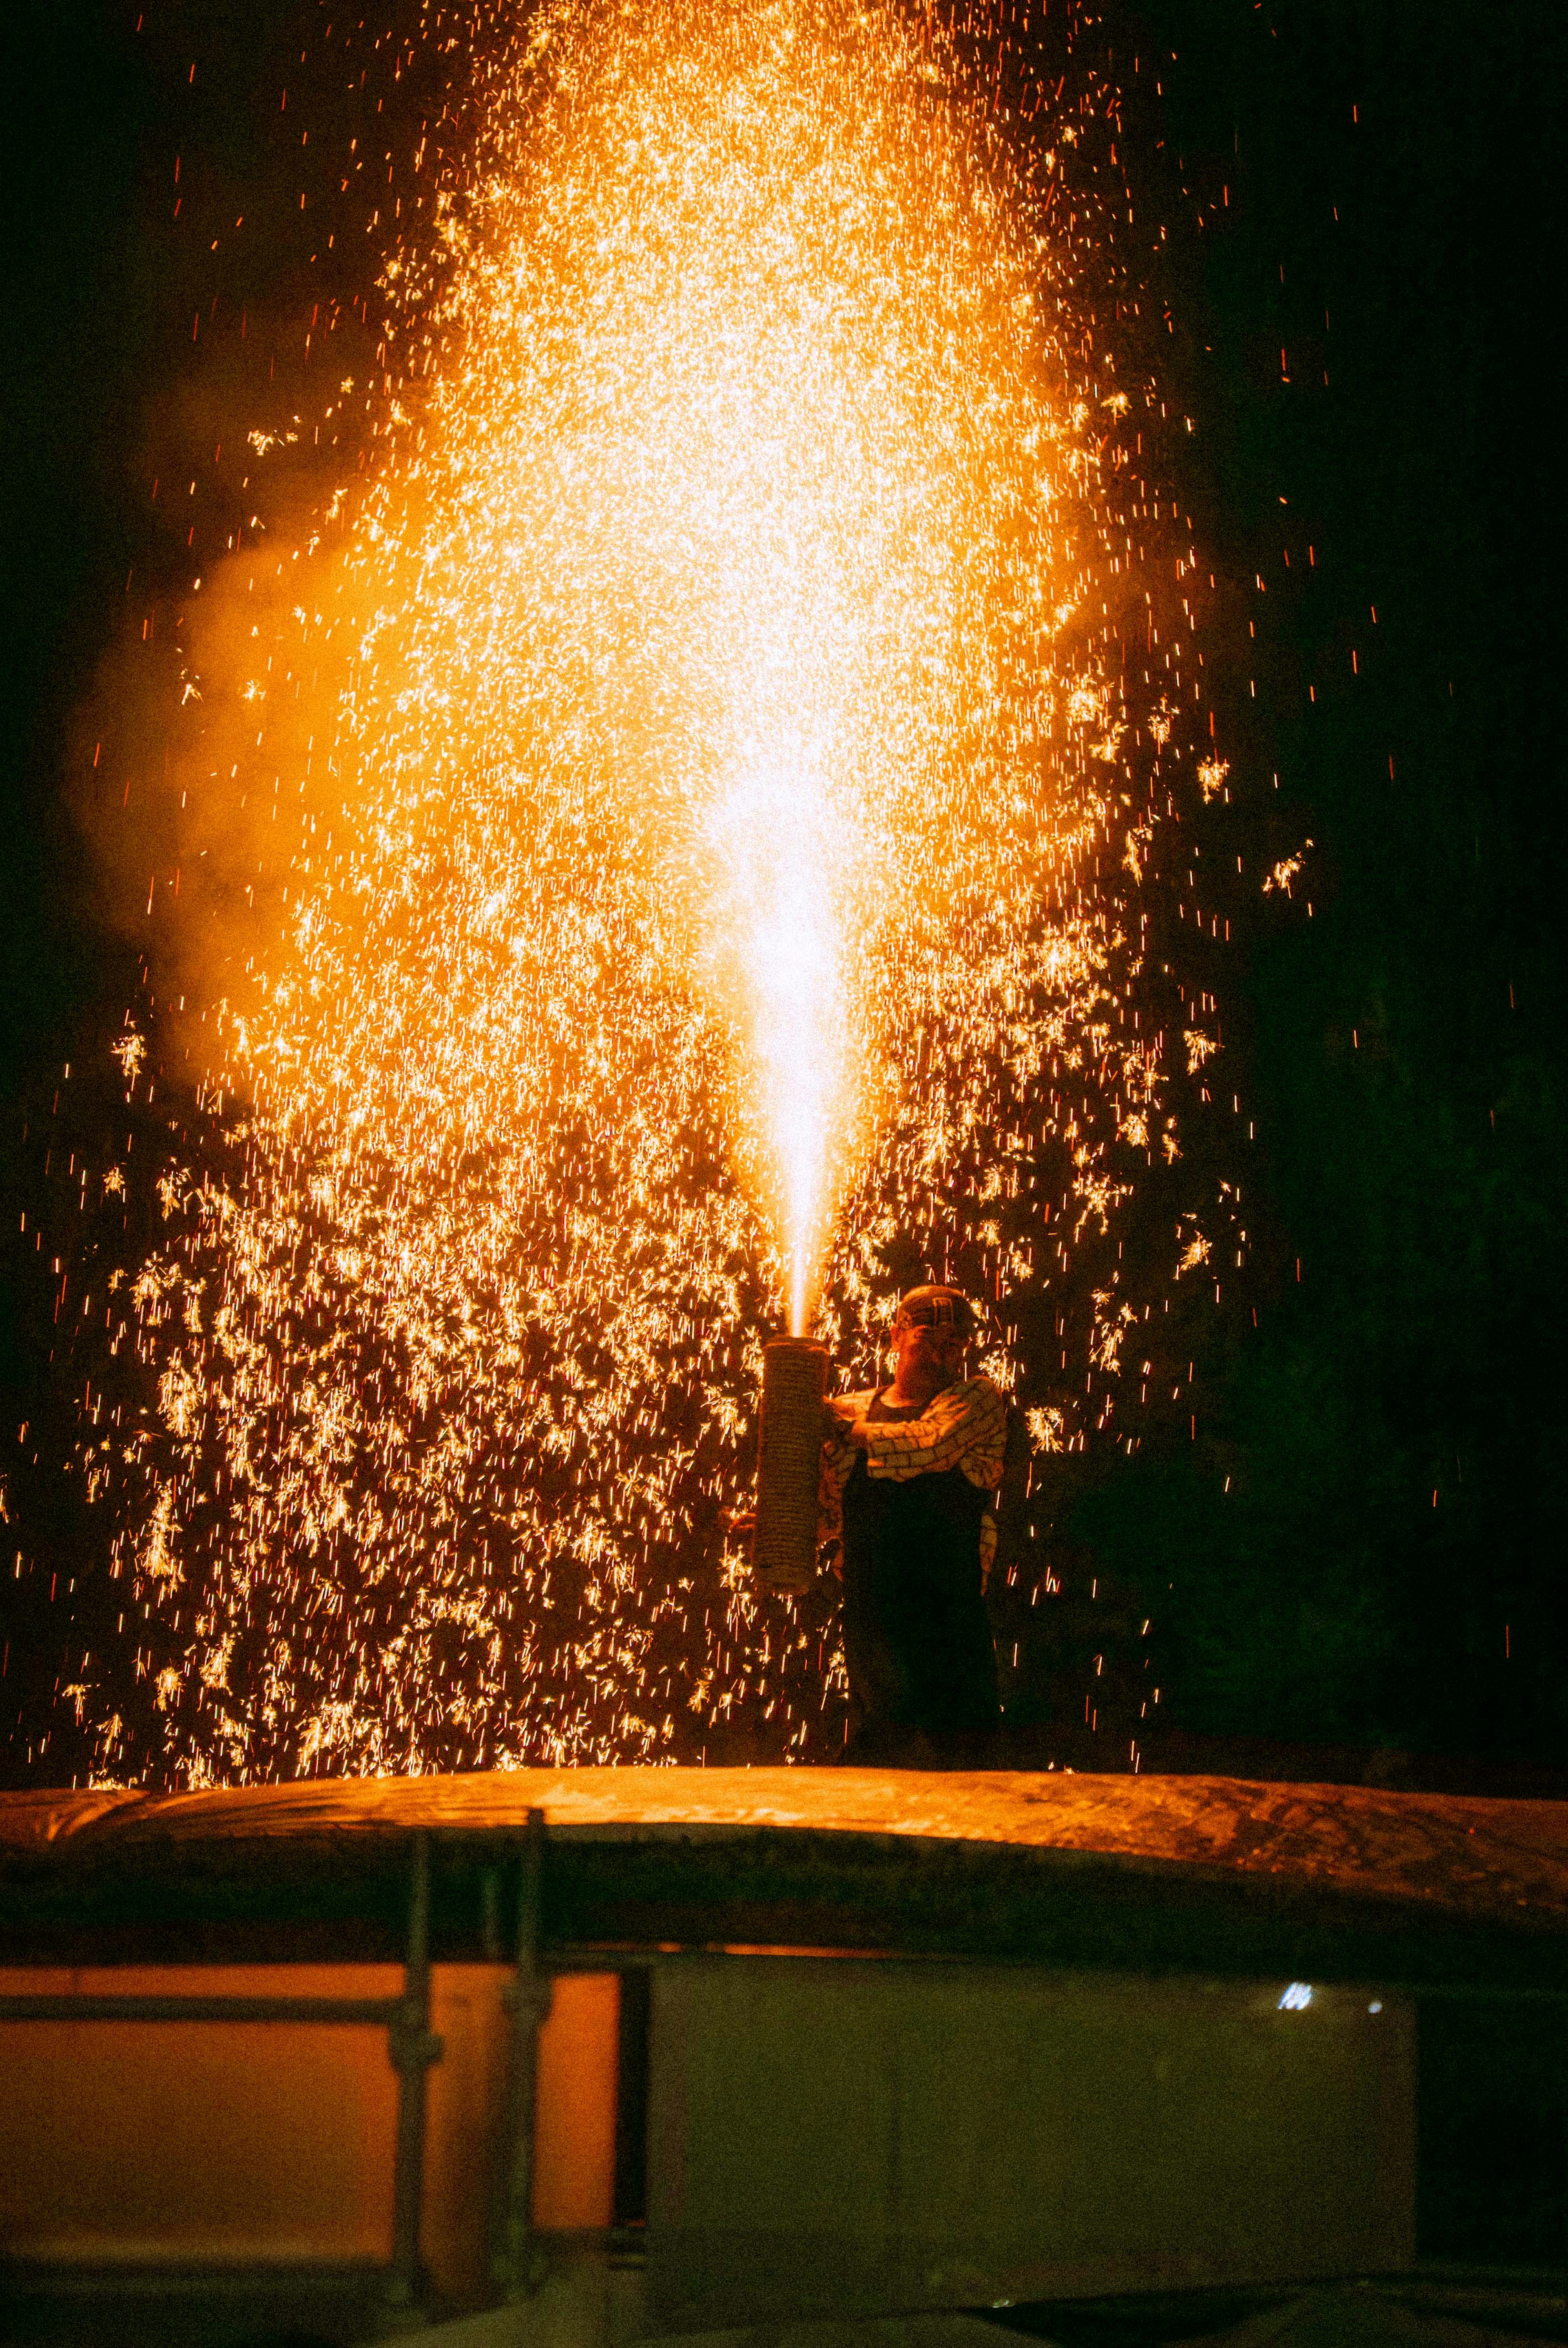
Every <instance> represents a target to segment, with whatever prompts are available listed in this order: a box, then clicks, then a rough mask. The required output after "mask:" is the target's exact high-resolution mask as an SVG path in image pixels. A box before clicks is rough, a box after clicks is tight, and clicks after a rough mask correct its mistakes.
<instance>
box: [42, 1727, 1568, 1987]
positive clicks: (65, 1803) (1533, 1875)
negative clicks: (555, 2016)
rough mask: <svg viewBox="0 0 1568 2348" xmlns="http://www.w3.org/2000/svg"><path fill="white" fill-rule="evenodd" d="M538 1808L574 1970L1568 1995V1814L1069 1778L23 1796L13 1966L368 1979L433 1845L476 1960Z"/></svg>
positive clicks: (451, 1935)
mask: <svg viewBox="0 0 1568 2348" xmlns="http://www.w3.org/2000/svg"><path fill="white" fill-rule="evenodd" d="M530 1807H538V1808H541V1809H542V1810H543V1811H544V1814H545V1818H546V1821H547V1826H548V1836H549V1863H548V1891H547V1900H546V1918H545V1922H546V1931H547V1937H548V1940H549V1941H551V1942H552V1943H553V1944H555V1945H557V1946H559V1947H567V1946H571V1945H576V1944H579V1943H588V1942H592V1941H618V1942H619V1941H623V1942H626V1943H629V1944H631V1945H638V1944H641V1945H658V1944H661V1943H662V1944H666V1945H668V1944H672V1943H674V1944H680V1945H704V1946H712V1945H715V1944H721V1945H722V1944H725V1943H730V1944H733V1943H736V1942H743V1941H749V1942H756V1941H766V1942H769V1943H774V1944H782V1943H787V1944H790V1945H794V1946H815V1947H826V1946H837V1945H843V1946H845V1947H861V1948H866V1947H874V1946H875V1947H884V1948H887V1949H893V1950H927V1951H948V1952H953V1953H965V1952H968V1953H985V1954H988V1955H1000V1956H1010V1957H1016V1958H1019V1959H1020V1960H1024V1961H1028V1962H1045V1963H1058V1964H1079V1963H1090V1964H1093V1963H1102V1962H1103V1963H1114V1964H1117V1965H1122V1966H1125V1965H1139V1964H1148V1965H1150V1966H1152V1967H1154V1968H1159V1969H1168V1968H1171V1967H1176V1968H1183V1969H1185V1968H1193V1967H1196V1968H1199V1969H1202V1968H1204V1967H1205V1966H1206V1967H1209V1968H1213V1969H1216V1970H1219V1971H1224V1972H1235V1971H1237V1970H1241V1969H1249V1968H1255V1969H1257V1970H1260V1971H1270V1970H1274V1969H1277V1968H1278V1967H1279V1966H1281V1965H1287V1964H1288V1965H1295V1964H1299V1965H1300V1966H1302V1967H1303V1968H1305V1967H1307V1966H1308V1965H1310V1966H1312V1967H1315V1968H1316V1969H1317V1970H1318V1971H1319V1972H1326V1971H1327V1969H1329V1968H1330V1967H1332V1969H1333V1970H1334V1971H1335V1972H1338V1973H1339V1974H1341V1975H1342V1976H1348V1973H1349V1972H1351V1971H1353V1970H1355V1969H1356V1968H1357V1967H1361V1968H1363V1969H1366V1968H1372V1969H1375V1970H1377V1971H1378V1972H1389V1971H1390V1969H1391V1970H1392V1972H1397V1973H1398V1974H1399V1976H1400V1977H1401V1978H1406V1979H1410V1980H1417V1979H1428V1980H1436V1979H1453V1980H1455V1981H1463V1980H1467V1979H1471V1978H1475V1979H1478V1980H1480V1979H1482V1978H1497V1979H1499V1980H1500V1981H1501V1980H1502V1979H1506V1980H1507V1981H1508V1982H1512V1983H1513V1984H1514V1985H1523V1984H1527V1983H1534V1984H1535V1985H1537V1986H1541V1987H1549V1986H1550V1985H1551V1983H1552V1982H1553V1979H1556V1980H1558V1981H1562V1980H1563V1978H1564V1977H1565V1972H1564V1967H1563V1955H1564V1951H1563V1939H1564V1938H1568V1804H1561V1803H1554V1802H1522V1801H1502V1800H1492V1799H1486V1798H1471V1797H1452V1796H1441V1795H1428V1794H1401V1793H1392V1792H1388V1791H1384V1790H1381V1789H1376V1788H1371V1787H1337V1786H1284V1785H1277V1784H1263V1783H1253V1782H1247V1781H1242V1780H1236V1779H1230V1778H1201V1777H1128V1776H1082V1775H1075V1774H1071V1773H1060V1772H1051V1773H1047V1774H1044V1775H1023V1774H1011V1773H991V1774H983V1775H982V1774H975V1775H962V1774H958V1773H951V1774H949V1773H941V1774H936V1773H932V1774H921V1773H917V1772H908V1771H856V1770H813V1769H805V1768H796V1769H752V1770H718V1769H710V1770H692V1769H580V1770H559V1771H558V1770H521V1771H517V1772H512V1773H506V1774H497V1775H493V1776H470V1777H421V1778H412V1779H407V1778H403V1779H393V1778H381V1779H350V1780H330V1781H323V1780H316V1781H313V1782H310V1783H306V1784H297V1785H291V1786H279V1787H240V1788H232V1789H226V1790H222V1791H214V1792H205V1793H194V1794H178V1795H167V1796H150V1795H141V1794H137V1793H134V1792H129V1791H118V1790H105V1791H97V1792H91V1793H86V1794H77V1795H67V1794H27V1795H9V1796H0V1882H3V1884H4V1886H5V1895H6V1896H5V1903H4V1907H3V1909H0V1953H8V1954H9V1955H10V1956H11V1958H12V1960H13V1961H14V1962H15V1961H17V1960H20V1961H24V1962H28V1961H32V1959H33V1958H34V1957H35V1956H36V1955H43V1954H46V1953H49V1952H56V1953H57V1952H59V1950H60V1949H61V1948H62V1947H63V1945H64V1943H63V1941H62V1939H61V1935H62V1934H64V1935H66V1936H67V1938H72V1936H74V1939H73V1946H74V1947H75V1948H76V1949H77V1951H78V1952H80V1951H84V1950H86V1949H87V1948H89V1947H92V1946H95V1945H97V1943H94V1941H93V1939H92V1936H93V1934H94V1933H95V1932H97V1933H99V1934H102V1933H104V1932H106V1931H108V1932H110V1934H111V1937H112V1936H113V1933H115V1932H118V1933H119V1935H120V1938H121V1940H122V1941H123V1944H124V1953H125V1954H126V1955H130V1954H131V1953H132V1952H142V1951H143V1949H144V1948H147V1949H150V1945H151V1944H150V1942H148V1941H147V1940H146V1935H147V1934H149V1933H150V1934H152V1935H153V1937H154V1939H159V1936H160V1935H161V1936H162V1938H161V1939H159V1947H160V1948H162V1947H163V1946H164V1945H165V1943H166V1942H167V1938H168V1934H169V1932H170V1931H178V1930H182V1929H184V1930H189V1931H190V1932H192V1933H195V1934H197V1935H198V1938H197V1939H196V1940H193V1941H192V1942H191V1946H190V1953H191V1954H193V1955H194V1954H197V1953H200V1952H203V1951H205V1952H207V1953H218V1952H220V1951H221V1952H223V1953H226V1954H232V1953H236V1952H238V1949H239V1946H240V1942H239V1941H235V1939H234V1937H233V1936H234V1934H235V1933H241V1938H242V1932H241V1928H244V1929H245V1930H250V1929H251V1928H252V1927H253V1928H254V1929H255V1931H261V1930H262V1928H263V1927H265V1928H266V1930H267V1931H272V1934H273V1936H274V1939H276V1936H277V1934H278V1933H280V1932H283V1931H285V1929H286V1928H287V1929H293V1930H295V1931H296V1936H299V1935H302V1936H303V1937H302V1938H300V1940H299V1947H298V1951H297V1953H299V1954H302V1955H304V1954H311V1955H315V1954H319V1953H320V1952H321V1949H322V1946H323V1938H322V1936H323V1935H326V1936H328V1937H330V1936H331V1935H332V1934H333V1932H336V1931H343V1932H347V1933H349V1934H351V1936H355V1935H356V1936H357V1937H354V1938H353V1946H352V1953H353V1954H354V1955H356V1956H359V1957H362V1958H363V1957H368V1956H371V1955H374V1954H375V1953H378V1952H382V1944H383V1942H385V1944H386V1945H385V1950H384V1952H385V1953H387V1954H391V1953H392V1952H393V1945H394V1941H395V1936H396V1931H397V1918H398V1916H399V1914H400V1911H401V1907H402V1900H403V1896H404V1895H403V1890H402V1882H403V1870H404V1866H405V1852H406V1848H407V1838H408V1837H409V1835H410V1834H411V1833H413V1832H415V1831H417V1830H420V1829H426V1828H427V1829H431V1830H434V1831H435V1832H436V1836H437V1860H436V1927H435V1929H436V1934H437V1945H438V1946H441V1945H443V1941H442V1936H443V1935H444V1934H445V1935H446V1940H445V1943H444V1945H445V1946H446V1950H447V1952H448V1953H450V1954H452V1955H454V1956H456V1955H458V1954H461V1953H464V1952H466V1951H467V1950H468V1948H469V1944H470V1942H472V1941H475V1938H476V1935H477V1934H478V1933H479V1931H480V1929H481V1927H480V1915H481V1904H482V1893H483V1885H482V1878H483V1877H484V1875H485V1872H486V1870H487V1869H488V1870H490V1871H491V1872H492V1873H493V1872H494V1870H495V1869H496V1868H497V1866H498V1865H499V1866H502V1867H505V1866H507V1865H509V1864H511V1859H510V1856H509V1854H511V1853H512V1852H514V1851H515V1849H516V1843H517V1838H518V1837H519V1836H520V1834H521V1831H522V1828H523V1825H524V1821H525V1818H526V1816H527V1813H528V1809H529V1808H530ZM484 1896H489V1897H490V1898H491V1899H492V1904H493V1897H494V1895H493V1893H492V1894H489V1895H484ZM202 1932H206V1933H207V1934H208V1935H209V1939H208V1941H200V1933H202ZM138 1933H140V1934H141V1935H142V1938H141V1939H139V1940H138V1937H137V1935H138ZM213 1934H217V1935H218V1939H217V1940H216V1941H213V1940H212V1939H211V1935H213ZM224 1934H228V1936H229V1937H228V1939H227V1940H225V1939H224V1938H223V1935H224ZM40 1935H41V1937H40ZM264 1937H265V1934H264V1933H263V1938H264ZM105 1945H107V1944H105ZM247 1945H248V1944H247ZM257 1945H258V1946H259V1945H260V1943H258V1944H257ZM278 1945H279V1946H280V1948H281V1947H282V1942H279V1943H278ZM291 1945H292V1944H291ZM350 1952H351V1950H350V1949H349V1948H348V1947H346V1946H345V1950H344V1953H345V1954H346V1953H350ZM1500 1968H1501V1972H1500ZM1304 1977H1305V1975H1304Z"/></svg>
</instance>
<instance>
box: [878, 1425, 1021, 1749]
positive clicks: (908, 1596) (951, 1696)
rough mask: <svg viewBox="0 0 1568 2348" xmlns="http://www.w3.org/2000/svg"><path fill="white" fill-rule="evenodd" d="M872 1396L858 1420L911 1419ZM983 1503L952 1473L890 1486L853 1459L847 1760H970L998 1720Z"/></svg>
mask: <svg viewBox="0 0 1568 2348" xmlns="http://www.w3.org/2000/svg"><path fill="white" fill-rule="evenodd" d="M920 1415H921V1414H920V1406H918V1405H915V1404H906V1405H905V1406H902V1407H896V1406H894V1405H893V1404H891V1403H888V1402H886V1401H884V1399H883V1397H882V1395H876V1397H875V1399H874V1400H873V1402H872V1403H871V1406H870V1407H869V1408H868V1410H867V1411H866V1417H867V1419H869V1420H871V1421H873V1422H876V1421H877V1420H889V1419H905V1418H918V1417H919V1416H920ZM988 1502H989V1494H988V1493H986V1492H983V1491H979V1490H977V1489H976V1488H975V1486H974V1485H973V1484H971V1483H970V1481H969V1479H968V1477H967V1476H966V1475H965V1474H964V1471H963V1469H962V1468H946V1469H944V1470H942V1471H941V1472H940V1473H938V1474H930V1475H924V1476H911V1477H909V1478H907V1480H906V1481H903V1482H898V1481H896V1480H895V1479H894V1478H891V1477H886V1476H873V1475H871V1474H870V1472H869V1471H868V1469H867V1467H866V1460H865V1458H864V1457H861V1458H858V1459H856V1463H855V1466H854V1468H852V1470H851V1471H850V1474H849V1477H848V1478H847V1480H846V1481H845V1487H844V1504H843V1506H844V1659H845V1665H846V1667H847V1670H848V1673H849V1695H850V1737H849V1743H848V1745H847V1746H846V1747H845V1756H844V1757H845V1760H846V1761H849V1762H863V1763H866V1764H875V1763H876V1762H877V1761H879V1760H882V1759H889V1760H891V1759H894V1758H896V1757H897V1756H898V1755H899V1754H900V1753H901V1752H903V1751H905V1750H907V1748H909V1747H910V1746H911V1745H915V1746H917V1749H918V1746H921V1745H924V1746H928V1747H929V1748H930V1749H931V1750H932V1751H933V1752H934V1753H935V1754H936V1755H937V1756H938V1757H946V1758H950V1759H956V1760H960V1761H961V1760H965V1759H973V1760H975V1761H977V1762H978V1761H979V1759H980V1758H981V1757H982V1755H983V1749H984V1746H985V1742H986V1739H987V1738H988V1736H989V1734H990V1733H991V1732H992V1731H993V1730H994V1729H995V1728H996V1726H997V1725H998V1720H999V1710H998V1704H997V1666H996V1653H995V1650H994V1649H993V1647H992V1644H991V1632H990V1623H989V1621H988V1619H987V1615H986V1608H985V1599H984V1596H983V1594H982V1592H981V1589H980V1519H981V1518H982V1517H983V1516H984V1514H985V1512H986V1508H987V1505H988Z"/></svg>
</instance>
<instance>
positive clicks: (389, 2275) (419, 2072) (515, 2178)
mask: <svg viewBox="0 0 1568 2348" xmlns="http://www.w3.org/2000/svg"><path fill="white" fill-rule="evenodd" d="M431 1839H432V1838H431V1834H430V1832H429V1830H428V1829H424V1830H421V1831H418V1832H416V1833H415V1835H414V1836H413V1837H412V1838H411V1843H412V1849H411V1865H410V1880H409V1898H408V1928H407V1938H406V1941H405V1953H404V1962H403V1988H402V1991H401V1993H400V1994H399V1995H397V1996H395V1997H383V1998H374V1997H371V1998H343V1997H203V1996H201V1995H200V1993H194V1994H192V1995H190V1996H169V1997H165V1996H159V1997H116V1996H98V1995H89V1996H82V1997H70V1996H67V1997H60V1996H50V1995H47V1994H45V1993H37V1994H30V1995H28V1994H25V1995H21V1996H5V1997H0V2022H153V2023H186V2022H234V2023H240V2022H270V2023H285V2024H287V2023H292V2024H332V2025H340V2026H341V2025H349V2026H360V2027H364V2028H366V2029H380V2030H384V2031H385V2033H386V2048H387V2056H388V2059H389V2061H390V2062H391V2065H392V2067H393V2069H394V2071H395V2073H396V2075H397V2127H396V2137H395V2155H394V2163H395V2165H394V2170H393V2225H392V2248H391V2255H390V2257H389V2259H388V2260H387V2264H386V2271H385V2282H384V2291H383V2298H384V2305H385V2309H386V2312H387V2315H388V2318H389V2319H390V2320H391V2321H392V2322H394V2323H396V2322H399V2321H406V2320H409V2319H411V2318H415V2317H416V2316H417V2315H418V2314H419V2312H420V2311H421V2310H422V2308H423V2305H424V2301H425V2275H424V2271H423V2267H422V2264H421V2260H420V2255H419V2233H420V2221H421V2216H422V2209H423V2199H424V2183H425V2175H424V2171H425V2103H426V2088H427V2084H428V2075H429V2073H430V2070H431V2068H432V2067H433V2065H436V2063H439V2062H440V2060H441V2058H442V2055H443V2054H444V2053H445V2051H446V2050H445V2047H444V2045H443V2043H442V2041H441V2039H440V2038H439V2037H438V2036H436V2034H435V2032H433V2031H432V2029H431V2027H430V1848H431ZM544 1849H545V1818H544V1812H543V1811H542V1810H540V1809H530V1810H529V1811H528V1814H527V1819H526V1825H525V1832H524V1836H523V1838H522V1842H521V1847H520V1849H519V1852H518V1857H519V1860H520V1875H521V1886H520V1890H519V1895H518V1930H517V1941H516V1962H515V1972H514V1975H513V1979H512V1981H511V1982H509V1983H508V1984H507V1989H506V1990H505V1992H504V1993H503V1995H504V1997H505V2000H506V2003H507V2008H508V2011H509V2013H510V2015H511V2023H512V2028H511V2044H510V2061H509V2073H508V2081H507V2116H506V2122H505V2127H504V2132H503V2136H502V2140H501V2145H500V2148H499V2157H498V2159H497V2177H496V2188H495V2193H494V2196H493V2200H492V2207H491V2213H490V2257H489V2271H490V2277H491V2281H492V2282H493V2284H494V2286H495V2289H496V2291H497V2297H498V2298H501V2299H503V2300H507V2299H516V2298H519V2297H522V2296H524V2295H525V2294H526V2293H527V2291H528V2289H529V2287H530V2282H531V2280H532V2267H533V2241H532V2225H531V2215H530V2212H531V2204H532V2199H533V2169H534V2075H535V2069H536V2065H537V2058H538V2038H539V2031H540V2029H541V2027H542V2025H543V2024H544V2020H545V2017H546V2015H547V2014H548V2011H549V2003H550V1988H549V1979H548V1974H547V1973H546V1972H544V1970H543V1968H542V1967H541V1965H540V1962H539V1913H540V1894H541V1890H542V1884H543V1874H544ZM487 1888H488V1887H487ZM487 1905H488V1902H487ZM487 1921H489V1919H488V1918H487ZM497 1921H498V1919H497ZM497 1940H498V1933H497Z"/></svg>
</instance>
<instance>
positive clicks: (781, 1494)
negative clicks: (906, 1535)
mask: <svg viewBox="0 0 1568 2348" xmlns="http://www.w3.org/2000/svg"><path fill="white" fill-rule="evenodd" d="M826 1392H827V1347H826V1346H825V1345H819V1344H815V1342H814V1341H813V1339H811V1338H810V1337H775V1338H774V1340H773V1342H772V1343H771V1344H768V1345H765V1346H764V1348H763V1423H762V1440H761V1443H760V1446H759V1448H758V1457H757V1523H756V1530H755V1531H754V1532H753V1535H752V1566H753V1570H754V1572H755V1574H756V1577H757V1580H758V1581H760V1582H761V1583H762V1585H763V1587H764V1590H777V1591H783V1592H784V1594H785V1595H786V1596H789V1597H797V1596H798V1595H799V1593H800V1592H801V1591H803V1590H808V1589H809V1588H810V1587H811V1584H812V1581H814V1579H815V1574H816V1489H817V1479H818V1477H819V1475H820V1472H821V1468H822V1405H823V1397H824V1396H825V1394H826Z"/></svg>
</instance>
